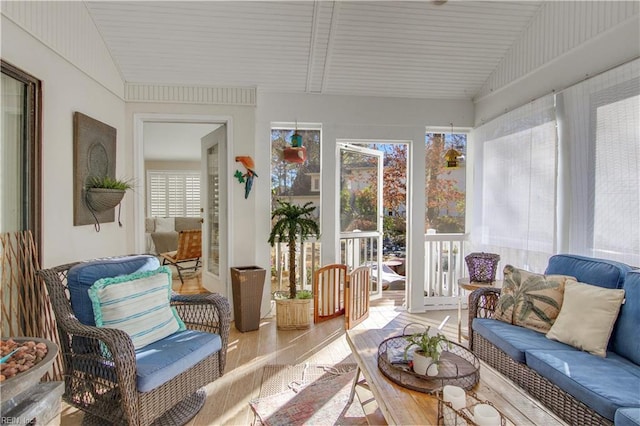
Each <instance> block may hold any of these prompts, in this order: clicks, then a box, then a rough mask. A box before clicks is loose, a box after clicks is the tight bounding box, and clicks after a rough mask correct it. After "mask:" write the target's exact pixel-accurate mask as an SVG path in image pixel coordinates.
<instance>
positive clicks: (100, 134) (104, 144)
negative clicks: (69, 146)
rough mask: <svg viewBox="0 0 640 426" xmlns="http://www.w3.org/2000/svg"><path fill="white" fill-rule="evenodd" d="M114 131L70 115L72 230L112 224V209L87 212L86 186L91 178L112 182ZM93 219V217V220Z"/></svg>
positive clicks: (105, 126)
mask: <svg viewBox="0 0 640 426" xmlns="http://www.w3.org/2000/svg"><path fill="white" fill-rule="evenodd" d="M115 173H116V129H115V128H113V127H111V126H109V125H107V124H105V123H102V122H101V121H98V120H96V119H94V118H91V117H89V116H87V115H84V114H82V113H80V112H74V113H73V224H74V226H80V225H92V224H94V223H96V221H99V222H100V223H106V222H113V221H114V220H115V217H114V216H115V211H114V209H109V210H106V211H102V212H96V211H92V210H90V209H89V207H88V206H87V201H86V191H85V186H86V184H87V182H88V181H89V180H90V179H91V178H93V177H105V176H108V177H111V178H115ZM94 215H95V216H96V217H95V218H94Z"/></svg>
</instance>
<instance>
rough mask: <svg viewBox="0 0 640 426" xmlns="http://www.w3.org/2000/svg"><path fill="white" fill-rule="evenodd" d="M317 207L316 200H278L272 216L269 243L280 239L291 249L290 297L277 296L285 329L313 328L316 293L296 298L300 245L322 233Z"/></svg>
mask: <svg viewBox="0 0 640 426" xmlns="http://www.w3.org/2000/svg"><path fill="white" fill-rule="evenodd" d="M315 209H316V207H315V206H314V205H313V203H312V202H308V203H306V204H304V205H303V206H299V205H297V204H293V203H289V202H287V201H280V200H278V206H277V207H276V208H275V210H274V211H273V214H272V215H271V220H272V221H273V225H272V228H271V233H270V235H269V240H268V241H269V244H271V247H273V246H274V245H275V244H276V243H279V242H280V243H286V244H287V246H288V249H289V299H276V320H277V323H278V328H279V329H281V330H290V329H305V328H309V327H310V322H309V308H310V302H311V298H312V297H313V296H312V295H311V294H309V295H308V296H307V298H304V299H302V298H296V294H297V293H298V292H297V283H296V270H297V267H296V246H297V244H298V243H302V242H304V241H306V240H307V239H309V238H310V237H312V236H317V235H318V234H319V233H320V226H319V225H318V222H317V221H316V218H315V217H314V216H313V212H314V211H315ZM309 293H310V292H309Z"/></svg>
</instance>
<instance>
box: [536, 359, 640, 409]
mask: <svg viewBox="0 0 640 426" xmlns="http://www.w3.org/2000/svg"><path fill="white" fill-rule="evenodd" d="M526 358H527V366H528V367H530V368H531V369H533V370H534V371H536V372H537V373H538V374H540V375H541V376H543V377H545V378H547V379H548V380H549V381H551V382H552V383H554V384H555V385H556V386H558V387H559V388H560V389H562V390H563V391H565V392H567V393H569V394H570V395H572V396H574V397H575V398H576V399H578V400H579V401H582V402H584V403H585V404H586V405H587V406H588V407H590V408H591V409H593V410H594V411H596V412H597V413H598V414H600V415H601V416H602V417H605V418H607V419H609V420H611V421H613V418H614V415H615V413H616V410H617V409H618V408H620V407H640V366H638V365H636V364H634V363H632V362H631V361H629V360H628V359H626V358H623V357H621V356H619V355H616V354H615V353H613V352H608V353H607V357H606V358H602V357H599V356H593V355H591V354H590V353H587V352H582V351H546V350H530V351H527V354H526Z"/></svg>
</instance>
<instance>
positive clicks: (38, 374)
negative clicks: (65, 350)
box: [0, 337, 58, 402]
mask: <svg viewBox="0 0 640 426" xmlns="http://www.w3.org/2000/svg"><path fill="white" fill-rule="evenodd" d="M8 339H13V341H14V342H16V343H24V342H29V341H33V342H36V343H45V344H46V345H47V355H46V356H45V357H44V358H43V359H42V361H40V362H39V363H37V364H36V365H34V366H33V367H31V368H30V369H28V370H27V371H23V372H22V373H18V374H16V375H15V376H13V377H11V378H9V379H7V380H4V381H2V382H0V400H2V402H5V401H8V400H10V399H12V398H14V397H15V396H17V395H20V394H21V393H22V392H24V391H26V390H28V389H30V388H31V387H32V386H34V385H35V384H37V383H38V382H39V381H40V379H41V378H42V376H44V375H45V374H46V373H47V371H48V370H49V368H50V367H51V364H53V361H54V360H55V359H56V355H58V345H56V344H55V343H53V342H52V341H50V340H46V339H41V338H39V337H3V338H2V340H8Z"/></svg>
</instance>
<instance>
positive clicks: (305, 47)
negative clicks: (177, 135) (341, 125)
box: [86, 0, 543, 99]
mask: <svg viewBox="0 0 640 426" xmlns="http://www.w3.org/2000/svg"><path fill="white" fill-rule="evenodd" d="M542 3H543V2H541V1H522V2H504V1H462V0H458V1H456V0H450V1H448V2H446V3H444V4H442V5H436V4H435V2H433V1H421V2H417V1H416V2H411V1H409V2H399V1H374V2H364V1H340V2H331V1H301V2H285V1H258V2H250V1H197V2H187V1H180V2H171V1H142V2H129V1H127V2H124V1H115V2H111V1H95V2H86V5H87V8H88V10H89V12H90V14H91V16H92V18H93V20H94V22H95V24H96V26H97V28H98V30H99V32H100V34H101V35H102V37H103V38H104V40H105V43H106V45H107V46H108V48H109V50H110V52H111V54H112V56H113V58H114V60H115V62H116V64H117V65H118V67H119V68H120V71H121V73H122V75H123V77H124V79H125V80H126V81H127V82H128V83H158V84H181V85H204V86H223V87H224V86H227V87H229V86H240V87H257V88H258V89H260V90H265V91H278V92H294V93H323V94H346V95H372V96H396V97H411V98H448V99H472V98H473V97H474V95H476V94H477V93H479V92H480V90H481V88H482V86H483V84H484V83H485V82H486V81H487V79H488V78H489V76H490V75H491V73H492V72H493V71H494V70H495V69H496V68H497V67H498V65H499V64H500V62H501V60H502V59H503V58H504V57H505V55H506V54H507V52H508V51H509V49H510V47H511V46H512V45H514V43H516V41H517V40H518V39H519V37H520V36H521V35H522V34H523V32H524V31H525V30H526V28H527V26H528V25H529V23H530V22H531V20H532V19H533V18H534V16H535V15H536V13H537V12H538V11H539V9H540V7H541V4H542Z"/></svg>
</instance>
